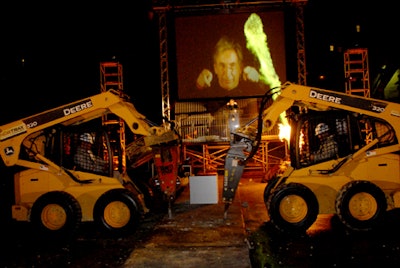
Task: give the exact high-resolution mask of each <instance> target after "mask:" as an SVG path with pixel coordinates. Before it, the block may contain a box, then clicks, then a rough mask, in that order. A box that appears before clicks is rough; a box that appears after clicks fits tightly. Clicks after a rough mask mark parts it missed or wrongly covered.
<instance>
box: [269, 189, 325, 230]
mask: <svg viewBox="0 0 400 268" xmlns="http://www.w3.org/2000/svg"><path fill="white" fill-rule="evenodd" d="M295 205H297V206H296V207H295ZM267 210H268V214H269V217H270V223H271V224H272V225H273V226H274V227H275V228H276V229H277V230H279V231H281V232H284V233H285V234H296V235H303V234H305V232H306V231H307V229H308V228H309V227H310V226H311V225H312V224H313V223H314V222H315V220H316V219H317V216H318V212H319V205H318V200H317V198H316V197H315V195H314V193H313V192H312V191H311V190H310V189H309V188H308V187H306V186H304V185H302V184H300V183H288V184H282V185H280V186H278V187H277V188H276V189H275V190H274V191H272V192H271V194H270V195H269V198H268V201H267Z"/></svg>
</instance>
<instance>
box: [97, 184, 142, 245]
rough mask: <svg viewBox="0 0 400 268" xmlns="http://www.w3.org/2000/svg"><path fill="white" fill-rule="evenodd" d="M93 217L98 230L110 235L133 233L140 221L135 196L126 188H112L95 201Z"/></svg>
mask: <svg viewBox="0 0 400 268" xmlns="http://www.w3.org/2000/svg"><path fill="white" fill-rule="evenodd" d="M93 218H94V221H95V223H96V224H97V226H98V227H99V228H100V231H103V232H104V234H108V235H111V236H115V237H117V236H124V235H127V234H130V233H133V232H134V231H135V230H136V229H137V227H138V226H139V223H140V218H141V214H140V212H139V209H138V206H137V203H136V201H135V197H134V195H133V193H132V192H130V191H129V190H127V189H112V190H110V191H108V192H105V193H104V194H103V195H102V196H100V198H99V199H98V200H97V201H96V204H95V206H94V211H93Z"/></svg>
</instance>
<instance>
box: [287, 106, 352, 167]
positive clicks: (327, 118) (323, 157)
mask: <svg viewBox="0 0 400 268" xmlns="http://www.w3.org/2000/svg"><path fill="white" fill-rule="evenodd" d="M295 129H296V133H297V135H296V136H295V137H294V140H296V141H297V142H295V144H293V145H292V147H293V146H294V148H291V150H296V151H297V153H295V154H293V153H291V155H292V157H293V156H295V158H296V159H295V160H296V161H295V162H296V163H297V166H298V167H305V166H309V165H313V164H317V163H320V162H323V161H327V160H331V159H337V158H339V157H343V156H345V155H347V154H349V152H350V145H349V144H350V138H349V133H350V132H349V122H348V117H347V116H346V114H345V113H331V112H315V113H311V114H306V115H304V116H302V118H301V119H300V120H299V121H298V125H297V127H296V128H295ZM292 162H293V161H292Z"/></svg>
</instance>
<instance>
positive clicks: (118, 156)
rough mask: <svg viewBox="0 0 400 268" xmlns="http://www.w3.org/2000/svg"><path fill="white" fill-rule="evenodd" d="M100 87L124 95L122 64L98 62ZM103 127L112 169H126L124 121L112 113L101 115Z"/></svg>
mask: <svg viewBox="0 0 400 268" xmlns="http://www.w3.org/2000/svg"><path fill="white" fill-rule="evenodd" d="M100 88H101V92H106V91H108V90H111V89H113V90H116V91H117V92H119V95H120V96H121V97H122V96H124V92H123V89H124V86H123V74H122V65H121V64H120V63H119V62H101V63H100ZM102 124H103V127H104V128H105V129H106V131H107V133H108V136H109V139H110V144H111V148H113V150H114V152H113V156H112V157H113V165H114V170H118V169H119V170H122V171H126V141H125V122H124V121H123V120H122V119H121V118H119V117H117V116H116V115H114V114H109V115H104V116H103V117H102Z"/></svg>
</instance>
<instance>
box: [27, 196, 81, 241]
mask: <svg viewBox="0 0 400 268" xmlns="http://www.w3.org/2000/svg"><path fill="white" fill-rule="evenodd" d="M81 220H82V210H81V207H80V205H79V203H78V201H77V200H76V199H75V198H74V197H73V196H71V195H70V194H68V193H66V192H61V191H56V192H49V193H46V194H44V195H42V196H41V197H39V198H38V199H37V200H36V201H35V203H34V204H33V207H32V211H31V217H30V221H31V223H32V225H33V227H34V229H35V230H37V231H38V235H40V236H41V237H43V238H50V239H54V240H56V239H64V238H69V237H71V236H72V235H75V234H76V231H77V230H78V229H79V227H80V224H81Z"/></svg>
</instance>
